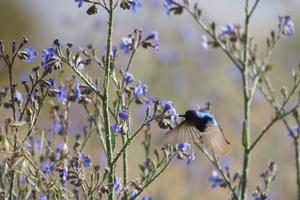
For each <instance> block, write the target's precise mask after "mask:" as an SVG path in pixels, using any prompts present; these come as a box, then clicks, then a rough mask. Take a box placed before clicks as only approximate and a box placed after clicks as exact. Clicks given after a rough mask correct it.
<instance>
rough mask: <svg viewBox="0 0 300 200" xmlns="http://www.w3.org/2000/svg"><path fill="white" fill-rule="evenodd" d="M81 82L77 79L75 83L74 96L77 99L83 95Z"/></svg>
mask: <svg viewBox="0 0 300 200" xmlns="http://www.w3.org/2000/svg"><path fill="white" fill-rule="evenodd" d="M79 87H80V82H79V81H78V80H77V81H76V83H75V91H74V97H75V99H78V98H79V97H80V96H81V92H80V88H79Z"/></svg>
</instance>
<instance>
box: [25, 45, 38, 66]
mask: <svg viewBox="0 0 300 200" xmlns="http://www.w3.org/2000/svg"><path fill="white" fill-rule="evenodd" d="M24 52H26V53H27V54H28V57H26V59H25V62H29V63H33V62H34V59H35V58H36V57H37V55H38V53H37V52H36V51H34V49H33V47H32V46H31V47H29V48H26V49H25V50H24Z"/></svg>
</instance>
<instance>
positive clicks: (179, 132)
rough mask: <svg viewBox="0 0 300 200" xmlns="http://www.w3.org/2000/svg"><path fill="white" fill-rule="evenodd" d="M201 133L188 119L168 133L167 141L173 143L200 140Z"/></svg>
mask: <svg viewBox="0 0 300 200" xmlns="http://www.w3.org/2000/svg"><path fill="white" fill-rule="evenodd" d="M201 134H203V133H201V132H200V131H199V130H198V129H197V128H196V127H195V126H194V125H193V124H192V123H190V122H187V121H186V120H185V121H183V122H181V123H180V124H179V125H178V126H177V127H175V128H174V129H172V130H170V131H169V132H167V133H166V139H167V143H168V144H171V145H175V144H179V143H184V142H188V143H191V144H193V143H194V142H199V139H200V136H201Z"/></svg>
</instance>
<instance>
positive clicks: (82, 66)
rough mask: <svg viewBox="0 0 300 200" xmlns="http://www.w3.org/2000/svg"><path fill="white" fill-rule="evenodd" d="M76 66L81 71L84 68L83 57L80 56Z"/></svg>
mask: <svg viewBox="0 0 300 200" xmlns="http://www.w3.org/2000/svg"><path fill="white" fill-rule="evenodd" d="M75 67H76V69H77V70H79V71H81V70H83V69H84V64H83V63H82V59H81V58H80V57H78V58H77V59H76V63H75Z"/></svg>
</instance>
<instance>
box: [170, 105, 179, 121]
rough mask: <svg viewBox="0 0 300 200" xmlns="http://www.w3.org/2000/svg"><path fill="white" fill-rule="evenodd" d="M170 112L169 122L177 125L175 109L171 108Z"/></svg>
mask: <svg viewBox="0 0 300 200" xmlns="http://www.w3.org/2000/svg"><path fill="white" fill-rule="evenodd" d="M171 111H172V115H171V121H172V122H173V123H174V124H175V125H177V124H178V115H177V112H176V109H175V108H172V109H171Z"/></svg>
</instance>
